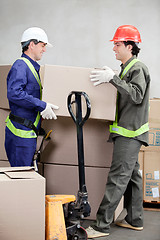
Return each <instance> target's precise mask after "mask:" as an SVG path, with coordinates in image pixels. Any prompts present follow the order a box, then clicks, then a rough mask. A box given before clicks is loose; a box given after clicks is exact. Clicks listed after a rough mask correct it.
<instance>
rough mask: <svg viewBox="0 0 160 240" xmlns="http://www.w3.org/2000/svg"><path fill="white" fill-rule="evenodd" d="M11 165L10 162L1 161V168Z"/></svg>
mask: <svg viewBox="0 0 160 240" xmlns="http://www.w3.org/2000/svg"><path fill="white" fill-rule="evenodd" d="M10 166H11V165H10V163H9V161H6V160H0V168H1V167H10Z"/></svg>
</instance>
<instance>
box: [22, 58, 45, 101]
mask: <svg viewBox="0 0 160 240" xmlns="http://www.w3.org/2000/svg"><path fill="white" fill-rule="evenodd" d="M19 59H20V60H23V61H24V62H25V63H26V64H27V66H28V67H29V69H30V70H31V72H32V73H33V75H34V77H35V79H36V80H37V82H38V84H39V87H40V100H41V99H42V84H41V80H40V78H39V76H38V73H37V71H36V70H35V68H34V66H33V64H32V63H31V62H30V61H29V60H28V59H27V58H25V57H21V58H19Z"/></svg>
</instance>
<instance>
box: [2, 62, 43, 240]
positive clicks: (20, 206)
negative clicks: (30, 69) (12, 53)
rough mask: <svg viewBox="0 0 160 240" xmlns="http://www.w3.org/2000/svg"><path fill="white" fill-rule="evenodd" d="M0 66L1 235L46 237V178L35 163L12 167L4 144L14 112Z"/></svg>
mask: <svg viewBox="0 0 160 240" xmlns="http://www.w3.org/2000/svg"><path fill="white" fill-rule="evenodd" d="M10 68H11V65H4V66H0V83H1V88H0V96H1V100H0V136H1V137H0V149H1V150H0V191H1V198H0V212H1V215H0V223H1V224H0V239H5V240H9V239H12V238H13V239H16V240H22V239H23V240H28V239H35V240H44V239H45V192H46V186H45V178H44V177H42V176H41V175H39V174H38V173H36V172H35V171H34V170H33V169H32V168H31V167H17V168H15V167H10V164H9V161H8V159H7V155H6V152H5V148H4V141H5V120H6V118H7V116H8V115H9V113H10V109H9V104H8V100H7V82H6V78H7V74H8V72H9V70H10Z"/></svg>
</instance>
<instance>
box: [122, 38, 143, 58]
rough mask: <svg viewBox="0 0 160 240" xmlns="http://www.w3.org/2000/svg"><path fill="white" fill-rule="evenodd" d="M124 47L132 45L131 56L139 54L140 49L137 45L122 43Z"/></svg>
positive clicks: (130, 42) (128, 42)
mask: <svg viewBox="0 0 160 240" xmlns="http://www.w3.org/2000/svg"><path fill="white" fill-rule="evenodd" d="M124 45H125V46H127V45H132V54H133V55H136V57H137V56H138V53H139V52H140V50H141V49H140V48H139V47H138V46H137V43H135V42H133V41H124Z"/></svg>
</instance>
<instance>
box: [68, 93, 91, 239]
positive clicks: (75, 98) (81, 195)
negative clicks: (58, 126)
mask: <svg viewBox="0 0 160 240" xmlns="http://www.w3.org/2000/svg"><path fill="white" fill-rule="evenodd" d="M82 98H83V99H85V103H86V114H85V115H84V117H83V115H82ZM67 105H68V111H69V113H70V115H71V117H72V119H73V121H74V122H75V124H76V128H77V148H78V169H79V191H78V193H77V200H76V201H75V202H70V203H69V204H68V212H67V213H68V215H67V218H66V222H68V223H72V222H76V220H79V221H80V219H83V218H84V217H87V216H89V215H90V212H91V207H90V205H89V202H88V192H87V187H86V184H85V168H84V148H83V125H84V123H85V122H86V121H87V119H88V118H89V115H90V112H91V104H90V100H89V97H88V95H87V94H86V93H85V92H77V91H73V92H71V93H70V94H69V96H68V102H67ZM73 105H75V107H74V111H73ZM74 112H75V114H74ZM71 226H72V225H71ZM73 226H74V225H73ZM82 229H83V228H81V236H80V235H78V232H77V238H74V234H73V233H72V230H73V229H72V227H68V228H67V236H68V239H84V240H85V239H87V234H86V232H85V230H84V229H83V230H82ZM79 233H80V232H79Z"/></svg>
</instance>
